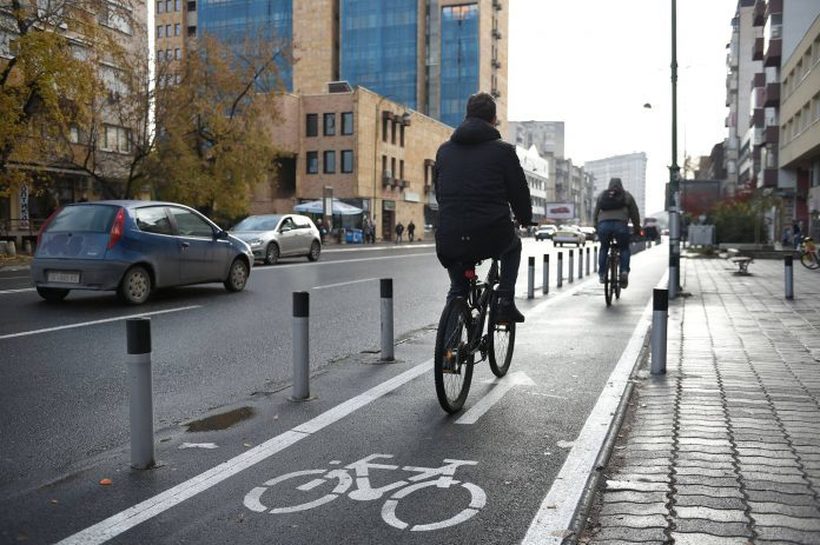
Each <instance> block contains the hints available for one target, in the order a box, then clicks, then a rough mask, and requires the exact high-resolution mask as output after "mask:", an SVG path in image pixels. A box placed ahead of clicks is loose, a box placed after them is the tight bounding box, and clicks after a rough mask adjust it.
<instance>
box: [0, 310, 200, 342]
mask: <svg viewBox="0 0 820 545" xmlns="http://www.w3.org/2000/svg"><path fill="white" fill-rule="evenodd" d="M195 308H202V305H191V306H188V307H180V308H170V309H168V310H155V311H154V312H140V313H139V314H130V315H128V316H118V317H116V318H105V319H104V320H93V321H91V322H80V323H76V324H67V325H60V326H56V327H46V328H43V329H34V330H32V331H22V332H20V333H9V334H7V335H0V340H3V339H14V338H16V337H28V336H29V335H39V334H40V333H51V332H52V331H62V330H63V329H73V328H75V327H86V326H90V325H97V324H107V323H109V322H119V321H121V320H127V319H128V318H144V317H147V316H156V315H158V314H169V313H171V312H181V311H183V310H192V309H195Z"/></svg>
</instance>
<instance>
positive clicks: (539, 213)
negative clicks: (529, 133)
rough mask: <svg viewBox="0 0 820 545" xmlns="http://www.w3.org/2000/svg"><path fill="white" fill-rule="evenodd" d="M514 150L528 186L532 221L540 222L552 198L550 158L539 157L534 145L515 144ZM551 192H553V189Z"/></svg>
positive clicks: (543, 218) (544, 217)
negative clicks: (526, 146) (527, 146)
mask: <svg viewBox="0 0 820 545" xmlns="http://www.w3.org/2000/svg"><path fill="white" fill-rule="evenodd" d="M515 152H516V154H517V155H518V160H519V161H520V162H521V168H522V169H523V170H524V176H525V177H526V178H527V185H528V186H529V188H530V200H531V202H532V221H534V222H536V223H541V222H543V221H544V220H545V219H546V213H547V202H548V201H550V200H554V195H551V194H550V178H549V172H550V160H549V159H546V158H544V157H541V155H540V154H539V153H538V149H537V148H536V147H535V146H530V147H529V148H525V147H522V146H516V147H515ZM552 187H553V188H554V186H552ZM552 193H553V194H554V189H553V192H552Z"/></svg>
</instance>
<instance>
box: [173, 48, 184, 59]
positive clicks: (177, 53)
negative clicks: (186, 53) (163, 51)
mask: <svg viewBox="0 0 820 545" xmlns="http://www.w3.org/2000/svg"><path fill="white" fill-rule="evenodd" d="M174 59H176V60H178V61H179V60H182V51H180V49H179V48H178V47H177V48H176V49H174Z"/></svg>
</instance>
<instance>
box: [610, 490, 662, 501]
mask: <svg viewBox="0 0 820 545" xmlns="http://www.w3.org/2000/svg"><path fill="white" fill-rule="evenodd" d="M666 500H667V497H666V493H665V492H635V491H633V490H624V491H617V492H614V491H613V492H607V491H604V493H603V501H604V503H610V502H613V503H614V502H632V503H666Z"/></svg>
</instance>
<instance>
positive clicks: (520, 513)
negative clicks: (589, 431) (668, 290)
mask: <svg viewBox="0 0 820 545" xmlns="http://www.w3.org/2000/svg"><path fill="white" fill-rule="evenodd" d="M664 265H665V253H664V252H663V251H662V250H656V251H654V252H645V253H643V254H639V255H637V256H635V258H634V261H633V274H632V279H631V286H630V288H629V289H628V290H626V291H624V292H623V296H622V299H621V300H620V301H618V302H616V303H615V304H614V305H613V307H611V308H609V309H607V308H606V307H605V305H604V302H603V296H602V294H601V287H600V286H599V285H598V284H597V280H595V279H594V277H593V279H592V280H585V281H584V282H583V283H577V284H576V285H575V286H567V287H565V288H564V290H563V291H562V292H557V294H553V295H551V296H550V297H548V298H547V299H546V301H547V304H546V305H545V306H541V307H539V306H538V305H539V304H542V303H541V302H540V301H538V300H536V301H535V302H534V303H533V304H532V305H530V306H531V307H533V310H531V311H530V313H529V316H528V322H527V323H526V324H524V326H521V327H520V328H519V331H518V339H517V341H516V349H515V356H514V358H513V364H512V367H511V369H510V373H509V375H508V376H507V377H506V378H505V379H503V380H502V381H494V377H493V376H492V374H491V373H490V372H489V369H488V367H487V365H486V363H482V364H480V365H479V367H477V369H476V373H475V375H474V377H473V386H472V389H471V392H470V395H469V397H468V399H467V404H466V406H465V410H464V411H462V413H460V414H458V415H454V416H447V415H445V414H444V413H443V411H442V410H441V409H440V408H439V406H438V403H437V401H436V399H435V392H434V387H433V377H432V370H431V364H430V363H429V362H428V363H426V364H425V363H423V362H426V361H427V360H429V358H430V355H431V354H432V341H433V338H434V332H420V333H419V334H418V335H417V336H415V337H413V338H410V339H409V340H408V341H407V342H405V343H403V344H401V345H399V347H397V357H399V358H401V360H400V361H399V362H398V363H396V364H390V365H374V364H373V363H374V360H375V357H370V358H367V357H364V356H363V357H358V358H351V359H350V360H349V361H346V362H342V363H340V364H339V365H338V366H336V367H335V368H334V369H332V370H331V371H329V372H327V373H325V374H323V375H320V376H318V377H316V378H315V379H314V380H313V382H312V392H313V393H314V394H315V395H316V396H317V399H315V400H313V401H309V402H305V403H293V402H290V401H287V400H286V397H287V395H288V393H289V392H287V391H283V392H279V393H277V394H273V395H271V396H267V397H266V398H265V399H262V400H258V401H255V402H253V403H248V404H247V407H242V408H247V409H250V412H251V413H253V416H252V417H250V418H248V419H247V420H243V421H241V422H239V423H238V424H235V425H234V426H232V427H230V428H228V429H227V430H213V431H205V432H198V433H191V432H180V433H170V434H169V435H168V436H167V437H163V438H160V443H158V459H159V461H160V463H161V466H160V467H159V468H158V469H155V470H152V471H149V472H135V471H129V470H126V469H123V468H122V467H123V460H127V452H121V453H120V454H121V456H119V457H118V458H117V459H110V460H97V461H96V462H95V463H94V464H91V466H92V467H91V468H90V469H89V470H88V471H86V472H84V473H83V474H80V475H77V476H75V477H74V478H73V479H72V480H71V481H70V482H63V483H55V484H54V485H53V486H52V487H48V488H45V489H41V490H38V491H37V492H36V493H33V494H29V495H26V496H24V497H20V498H18V499H17V500H18V501H17V509H19V511H18V512H19V513H25V516H21V519H23V520H24V521H25V524H23V525H21V526H20V528H19V529H17V531H18V532H26V534H25V535H26V536H27V538H29V539H31V541H33V542H40V541H43V542H55V541H59V540H60V539H62V538H67V540H66V541H65V542H66V543H92V542H105V541H106V539H105V538H107V537H110V540H108V542H110V543H188V542H197V543H362V542H390V543H415V542H424V543H453V542H467V541H469V542H476V543H514V542H519V541H520V540H521V539H522V538H523V537H524V535H525V533H526V531H527V529H528V528H529V527H530V524H531V522H532V520H533V517H534V516H535V514H536V512H537V511H538V509H539V507H541V504H542V500H543V499H544V497H545V495H546V494H547V492H548V491H549V490H550V487H551V486H552V484H553V481H554V479H555V477H556V475H558V472H559V471H560V469H561V467H562V465H563V464H564V462H565V460H566V457H567V454H568V452H569V451H570V449H571V448H572V446H573V441H575V439H576V437H577V436H578V433H579V431H580V430H581V428H582V427H583V425H584V422H585V421H586V418H587V416H588V415H589V412H590V410H591V409H592V407H593V405H594V404H595V401H596V399H597V398H598V395H599V394H600V392H601V390H602V389H603V388H604V386H605V384H606V382H607V379H608V377H609V375H610V373H611V371H612V368H613V367H614V366H615V363H616V362H617V361H618V359H619V357H620V354H621V352H622V351H623V349H624V347H625V346H626V344H627V341H628V340H629V336H630V334H631V333H632V330H633V329H634V327H635V323H636V321H637V320H638V318H639V317H640V316H641V314H642V312H643V311H644V308H645V306H646V303H647V301H648V297H649V295H650V294H651V288H652V287H654V286H655V284H657V281H658V280H659V279H660V276H661V274H662V270H663V267H664ZM523 306H525V305H524V304H522V307H523ZM420 362H422V363H420ZM419 365H421V367H419ZM397 377H398V378H397ZM414 377H415V378H414ZM391 379H392V380H393V381H394V382H393V384H392V385H395V386H396V387H395V388H392V389H391V387H390V386H387V387H385V386H379V385H382V384H384V382H385V381H386V380H391ZM371 388H377V390H376V391H375V392H373V391H372V390H370V389H371ZM379 388H380V389H379ZM361 392H370V393H369V394H365V397H364V398H361V397H359V398H356V397H354V396H356V395H360V396H361ZM380 394H381V395H380ZM351 398H352V399H359V401H360V402H361V406H360V407H359V408H355V407H354V405H357V404H356V403H353V404H351V403H350V401H348V400H350V399H351ZM340 405H341V407H343V409H342V410H341V411H340V409H339V408H338V407H339V406H340ZM235 409H237V410H238V409H240V408H239V407H237V408H235ZM354 409H355V410H354ZM328 411H335V412H331V413H328ZM350 411H352V412H350ZM223 413H224V411H223ZM312 417H319V418H318V419H317V420H314V421H311V420H310V418H312ZM337 418H338V419H337ZM306 423H307V424H306ZM206 427H207V426H206ZM271 437H276V438H278V439H277V441H278V443H277V441H274V442H273V443H268V444H267V445H268V446H267V447H266V448H264V449H263V448H261V447H264V446H265V445H266V443H265V441H267V440H269V439H270V438H271ZM208 443H213V444H214V445H216V446H217V448H213V449H211V448H203V445H206V444H208ZM186 444H188V448H181V447H185V446H186ZM191 444H194V445H197V446H193V447H191V446H190V445H191ZM279 448H281V450H278V451H277V449H279ZM268 454H270V455H268ZM237 456H244V457H245V458H243V460H242V462H241V463H240V462H236V467H235V468H234V469H231V468H229V467H224V466H223V468H224V472H227V473H224V472H223V473H222V474H221V476H215V474H214V473H213V472H212V473H211V474H210V475H205V476H203V472H204V471H206V470H207V469H208V468H213V467H214V466H217V465H218V464H230V462H226V460H235V457H237ZM368 457H370V463H373V464H380V465H384V466H388V467H386V468H385V467H380V468H371V470H370V471H369V474H368V475H367V477H368V478H367V479H365V478H364V477H365V475H363V474H362V471H361V469H362V467H364V465H363V464H359V472H358V474H357V472H356V469H355V468H347V466H348V465H350V464H352V463H355V462H357V461H362V460H364V459H367V458H368ZM254 462H255V463H254ZM243 464H244V466H243ZM243 467H244V469H243ZM442 467H444V468H448V469H449V470H448V469H444V470H441V471H438V472H436V471H427V472H426V473H425V472H424V471H422V470H421V469H420V468H433V469H437V468H438V469H440V468H442ZM234 470H235V472H232V471H234ZM450 470H451V471H450ZM306 471H315V472H312V473H300V472H306ZM328 472H330V473H328ZM450 473H452V475H450ZM225 475H228V476H227V477H225ZM105 476H108V477H110V478H112V480H113V484H112V485H111V486H107V487H101V486H100V485H98V484H97V480H98V478H103V477H105ZM222 477H225V478H224V480H221V481H220V482H218V483H217V484H214V485H213V486H208V484H209V483H208V480H209V479H211V480H218V479H220V478H222ZM357 477H358V479H357ZM450 477H451V478H452V479H454V480H455V481H457V483H456V482H453V481H451V480H449V478H450ZM197 479H198V481H197V484H196V485H191V486H190V487H188V488H186V489H178V490H177V491H176V492H173V493H171V494H166V497H164V498H163V499H162V501H155V502H154V503H153V506H145V505H143V506H142V507H141V508H140V509H137V510H135V509H133V507H132V506H134V505H135V504H138V502H140V501H144V500H145V501H147V502H151V499H152V498H155V497H156V495H157V494H158V493H162V492H163V491H165V490H169V489H171V487H173V486H174V485H177V487H179V485H180V483H190V482H191V481H194V480H197ZM272 480H273V481H274V482H271V481H272ZM277 480H278V481H277ZM402 481H403V482H402ZM393 483H398V484H395V485H394V484H393ZM293 485H306V486H303V487H302V488H303V489H302V490H299V489H298V488H296V486H293ZM196 486H199V487H200V488H201V489H202V490H201V491H199V492H198V493H196V494H193V492H194V491H196ZM368 486H370V487H376V488H378V487H383V486H387V487H393V486H395V488H391V489H390V490H387V491H385V493H383V494H382V495H381V496H379V494H378V493H376V492H374V493H370V494H368V493H367V487H368ZM192 487H193V488H192ZM307 488H310V489H309V490H308V489H307ZM187 495H190V497H187ZM55 500H56V501H55ZM176 500H181V501H179V502H178V503H177V502H176ZM311 502H313V503H311ZM128 508H131V511H125V512H124V510H126V509H128ZM289 508H290V509H289ZM271 510H273V512H271ZM118 513H119V515H118V516H119V518H118V519H117V521H116V522H115V523H112V524H113V525H112V526H110V527H109V528H108V534H106V533H105V532H97V533H96V534H95V533H94V532H91V533H87V534H84V535H78V534H76V532H78V531H80V530H82V529H84V528H88V527H94V525H95V524H97V523H99V521H100V520H102V519H105V518H106V517H111V516H117V514H118ZM140 516H144V517H146V518H145V520H144V521H143V522H141V523H139V524H136V525H134V526H133V527H130V528H128V529H125V528H126V527H128V526H129V524H130V522H129V521H130V520H134V517H140ZM450 523H452V524H450ZM69 536H74V537H69ZM86 537H90V538H94V539H96V541H95V540H94V539H88V540H86V539H85V538H86Z"/></svg>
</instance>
